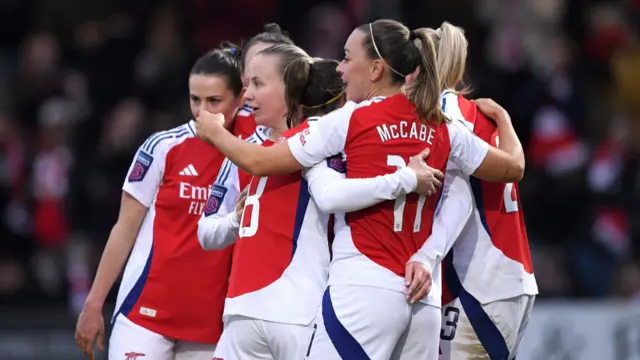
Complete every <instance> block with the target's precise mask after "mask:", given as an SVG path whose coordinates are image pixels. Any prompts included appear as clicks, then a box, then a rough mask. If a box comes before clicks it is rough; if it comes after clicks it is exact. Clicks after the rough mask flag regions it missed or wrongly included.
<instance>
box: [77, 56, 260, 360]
mask: <svg viewBox="0 0 640 360" xmlns="http://www.w3.org/2000/svg"><path fill="white" fill-rule="evenodd" d="M238 53H239V52H238V51H237V49H235V48H227V49H219V50H214V51H211V52H209V53H207V54H206V55H204V56H202V57H201V58H199V59H198V60H197V61H196V63H195V64H194V66H193V68H192V69H191V74H190V76H189V91H190V104H191V111H192V113H193V116H194V117H198V116H199V114H200V113H201V112H202V111H205V110H206V111H216V112H219V113H221V114H224V115H223V116H225V117H226V119H227V120H226V121H225V124H224V128H225V129H231V128H233V125H234V117H235V114H236V113H237V111H238V109H239V108H240V107H241V105H242V92H243V87H242V79H241V69H240V61H239V57H238V56H237V55H238ZM236 130H238V129H237V128H236ZM225 131H226V130H225ZM230 134H232V136H234V137H236V136H238V135H244V136H245V137H246V136H247V135H250V134H243V133H238V132H237V131H236V132H234V133H231V132H230ZM223 160H224V156H223V155H222V154H221V153H220V152H219V151H216V150H215V149H212V148H211V146H209V145H207V144H206V143H205V142H203V141H202V140H200V139H198V138H197V137H195V127H194V121H190V122H188V123H186V124H184V125H182V126H179V127H177V128H174V129H172V130H168V131H161V132H159V133H156V134H154V135H151V136H150V137H149V138H148V139H147V141H146V142H144V144H142V146H141V147H140V148H139V150H138V152H137V154H136V156H135V158H134V161H133V164H132V165H131V168H130V169H129V173H128V174H127V177H126V180H125V182H124V185H123V193H122V200H121V201H122V203H121V207H120V215H119V218H118V221H117V223H116V224H115V225H114V227H113V230H112V231H111V235H110V237H109V240H108V242H107V245H106V247H105V250H104V253H103V254H102V260H101V261H100V266H99V267H98V272H97V275H96V278H95V281H94V283H93V287H92V289H91V291H90V293H89V296H88V299H87V301H86V303H85V306H84V309H83V311H82V313H81V314H80V318H79V319H78V324H77V328H76V334H75V337H76V343H77V344H78V346H79V347H80V348H81V349H83V351H84V352H85V354H86V355H87V356H88V357H90V358H93V356H94V346H95V341H96V338H97V340H98V346H99V347H100V348H101V349H102V348H103V337H104V324H103V319H102V308H103V303H104V300H105V297H106V296H107V293H108V292H109V290H110V289H111V287H112V285H113V283H114V282H115V280H116V278H117V277H118V275H119V274H120V271H121V270H122V266H123V264H124V263H125V261H127V257H129V259H128V261H127V265H126V268H125V271H124V276H123V279H122V283H121V285H120V290H119V292H118V299H117V307H116V311H115V314H114V316H113V331H112V334H111V339H110V342H109V358H110V359H124V358H135V357H136V355H137V356H145V357H146V358H148V359H158V360H165V359H166V360H173V359H203V360H205V359H206V360H210V359H211V353H212V352H213V350H214V348H215V344H216V343H217V342H218V340H219V338H220V334H221V331H222V308H223V305H224V298H225V296H226V293H227V284H228V279H229V272H230V268H231V250H230V249H225V250H221V251H215V252H205V251H203V250H202V248H201V247H200V246H199V244H198V239H197V223H198V219H200V215H201V214H202V212H203V209H204V206H205V203H206V201H207V199H208V196H209V191H210V190H209V189H210V184H211V183H212V182H213V180H214V179H215V176H216V174H217V173H218V170H219V169H220V165H221V163H222V161H223ZM129 253H131V254H130V255H129Z"/></svg>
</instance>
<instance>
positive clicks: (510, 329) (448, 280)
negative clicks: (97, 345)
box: [408, 22, 538, 360]
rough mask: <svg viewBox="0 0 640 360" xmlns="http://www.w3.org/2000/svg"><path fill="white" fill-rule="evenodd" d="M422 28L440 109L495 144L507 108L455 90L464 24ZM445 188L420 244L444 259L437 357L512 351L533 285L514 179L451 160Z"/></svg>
mask: <svg viewBox="0 0 640 360" xmlns="http://www.w3.org/2000/svg"><path fill="white" fill-rule="evenodd" d="M420 31H422V32H425V33H427V34H429V36H431V38H432V39H433V41H434V43H435V44H436V49H437V58H438V60H437V61H438V66H439V67H438V71H439V73H438V79H439V82H440V85H441V87H442V88H443V89H448V90H446V91H445V92H444V93H443V94H442V107H443V110H444V111H445V113H446V114H447V115H448V116H449V117H451V118H454V119H461V120H463V121H464V124H465V125H466V126H467V127H468V128H469V129H470V130H472V131H473V132H474V133H475V134H476V135H477V136H478V137H480V138H481V139H483V140H485V141H487V142H488V143H489V144H491V145H492V146H498V144H499V141H498V131H497V127H496V125H495V123H494V122H493V121H492V120H490V118H491V119H495V120H498V121H508V118H509V115H508V114H507V112H506V111H505V110H504V109H503V108H502V107H500V106H499V105H498V104H496V103H495V102H493V101H491V100H487V99H480V100H477V101H475V102H474V101H470V100H467V99H466V98H464V97H463V95H464V94H467V93H468V91H467V89H466V88H465V89H464V90H462V91H459V92H457V91H455V90H453V89H455V87H456V85H459V84H461V82H462V78H463V75H464V70H465V62H466V57H467V40H466V38H465V36H464V32H463V30H462V29H461V28H459V27H456V26H453V25H451V24H449V23H447V22H445V23H443V24H442V26H441V27H440V28H438V29H437V30H434V29H420ZM408 80H409V81H411V79H408ZM443 193H444V195H443V201H442V205H441V209H440V214H441V216H440V219H442V220H443V221H444V222H443V223H436V224H434V232H433V233H434V235H433V236H432V237H431V238H430V239H429V241H427V245H426V247H425V249H424V250H425V252H424V256H425V257H427V258H428V259H429V261H430V263H431V267H432V268H435V267H436V266H439V263H440V261H443V263H444V279H445V281H444V286H443V288H444V291H443V299H442V300H443V319H442V329H441V333H440V340H441V342H440V344H441V355H440V359H441V360H458V359H469V358H471V357H473V358H474V359H492V360H496V359H497V360H508V359H513V358H515V356H516V353H517V350H518V345H519V344H520V342H521V340H522V337H523V335H524V330H525V329H526V326H527V322H528V320H529V316H530V313H531V308H532V306H533V302H534V298H535V295H536V294H537V293H538V289H537V285H536V281H535V277H534V275H533V268H532V266H531V254H530V252H529V244H528V240H527V233H526V229H525V224H524V217H523V214H522V207H521V205H520V200H519V190H518V184H517V183H499V182H486V181H481V180H479V179H475V178H469V177H468V176H466V175H464V174H462V173H461V172H460V171H459V170H458V169H457V168H456V166H455V165H454V164H453V163H449V164H448V167H447V174H446V177H445V183H444V186H443ZM449 250H451V251H449ZM470 334H471V336H469V335H470ZM461 335H463V336H461Z"/></svg>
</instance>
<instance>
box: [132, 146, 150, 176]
mask: <svg viewBox="0 0 640 360" xmlns="http://www.w3.org/2000/svg"><path fill="white" fill-rule="evenodd" d="M151 163H153V156H151V155H149V154H147V153H145V152H143V151H142V150H141V151H140V152H138V157H137V158H136V162H135V164H133V169H131V173H129V182H137V181H142V180H144V177H145V176H146V175H147V172H148V171H149V168H150V167H151Z"/></svg>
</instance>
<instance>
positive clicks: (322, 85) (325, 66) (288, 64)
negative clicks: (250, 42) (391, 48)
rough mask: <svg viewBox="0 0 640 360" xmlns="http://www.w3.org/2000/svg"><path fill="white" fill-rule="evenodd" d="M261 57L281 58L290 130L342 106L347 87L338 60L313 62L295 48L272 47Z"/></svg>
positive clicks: (280, 66) (263, 51)
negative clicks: (309, 118) (306, 120)
mask: <svg viewBox="0 0 640 360" xmlns="http://www.w3.org/2000/svg"><path fill="white" fill-rule="evenodd" d="M258 54H261V55H273V56H278V57H279V68H278V71H279V73H280V74H282V81H283V82H284V85H285V91H284V92H285V94H284V95H285V96H284V97H285V103H286V105H287V127H289V128H292V127H295V126H296V125H298V124H299V123H300V122H301V120H304V119H305V118H308V117H310V116H317V115H324V114H326V113H328V112H330V111H332V110H335V109H336V108H337V107H339V106H341V105H342V100H343V98H344V96H343V90H344V84H343V82H342V79H341V78H340V75H339V74H338V72H337V71H336V67H337V66H338V62H337V61H335V60H322V59H313V58H311V57H310V56H309V55H307V53H306V52H305V51H304V50H302V49H300V48H299V47H297V46H295V45H289V44H280V45H273V46H270V47H268V48H266V49H264V50H262V51H260V52H259V53H258Z"/></svg>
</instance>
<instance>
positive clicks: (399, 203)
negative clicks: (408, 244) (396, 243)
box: [387, 155, 427, 233]
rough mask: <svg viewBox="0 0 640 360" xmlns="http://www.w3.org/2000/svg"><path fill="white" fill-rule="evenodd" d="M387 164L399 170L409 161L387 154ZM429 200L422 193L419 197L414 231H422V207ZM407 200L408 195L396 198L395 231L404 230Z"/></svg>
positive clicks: (394, 211)
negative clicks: (403, 218)
mask: <svg viewBox="0 0 640 360" xmlns="http://www.w3.org/2000/svg"><path fill="white" fill-rule="evenodd" d="M387 165H388V166H395V167H396V168H397V169H398V170H400V169H402V168H405V167H407V163H406V162H405V161H404V159H403V158H402V157H401V156H399V155H387ZM426 201H427V197H426V196H424V195H420V196H419V197H418V208H417V209H416V217H415V220H414V221H413V232H414V233H417V232H418V231H420V223H421V221H422V216H421V215H422V208H423V207H424V203H425V202H426ZM406 202H407V196H406V195H400V196H398V197H397V198H396V202H395V204H394V206H393V231H395V232H400V231H402V217H403V215H404V206H405V204H406Z"/></svg>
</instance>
